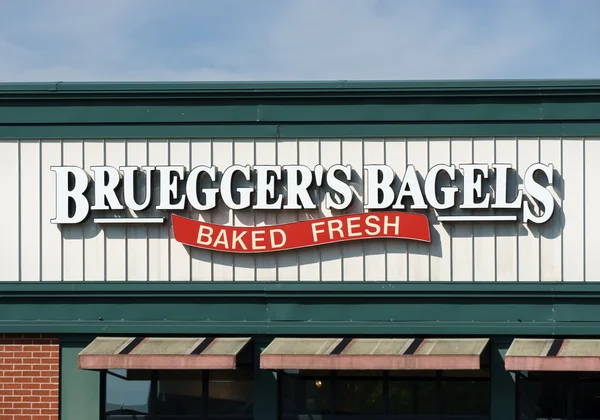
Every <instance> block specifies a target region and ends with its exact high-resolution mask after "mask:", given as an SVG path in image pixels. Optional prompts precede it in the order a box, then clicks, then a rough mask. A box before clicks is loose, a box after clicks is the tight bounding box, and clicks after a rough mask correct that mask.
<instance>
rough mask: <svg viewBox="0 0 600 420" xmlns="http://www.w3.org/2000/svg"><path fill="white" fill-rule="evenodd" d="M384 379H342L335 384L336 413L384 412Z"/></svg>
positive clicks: (338, 379)
mask: <svg viewBox="0 0 600 420" xmlns="http://www.w3.org/2000/svg"><path fill="white" fill-rule="evenodd" d="M383 404H384V402H383V381H382V380H370V379H363V378H361V379H341V378H337V380H336V384H335V413H336V417H337V416H338V415H342V416H343V415H354V414H383V413H384V405H383Z"/></svg>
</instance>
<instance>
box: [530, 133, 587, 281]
mask: <svg viewBox="0 0 600 420" xmlns="http://www.w3.org/2000/svg"><path fill="white" fill-rule="evenodd" d="M560 145H561V139H560V138H546V139H542V140H541V145H540V148H541V156H540V161H541V163H544V164H546V165H547V164H550V163H551V164H553V165H554V186H553V187H549V188H550V191H552V195H553V196H554V201H555V203H554V213H553V214H552V218H551V219H550V220H548V221H547V222H546V223H545V224H544V225H542V226H540V233H541V241H542V243H541V254H540V266H541V280H542V281H561V280H562V240H561V236H560V235H561V233H562V223H563V220H562V217H561V216H562V214H561V213H562V210H561V205H562V191H563V190H564V188H563V185H562V180H561V174H562V167H561V161H562V159H561V148H560ZM587 196H588V197H590V195H589V194H587Z"/></svg>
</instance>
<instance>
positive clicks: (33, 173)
mask: <svg viewBox="0 0 600 420" xmlns="http://www.w3.org/2000/svg"><path fill="white" fill-rule="evenodd" d="M19 175H20V179H21V182H20V186H21V221H20V227H21V241H20V247H21V251H20V252H21V261H27V264H22V265H21V280H24V281H39V280H40V279H41V275H40V248H41V247H40V245H41V242H40V231H41V230H40V225H41V219H40V216H41V215H40V199H41V196H40V187H41V185H40V142H39V141H38V140H29V141H26V142H21V165H20V174H19Z"/></svg>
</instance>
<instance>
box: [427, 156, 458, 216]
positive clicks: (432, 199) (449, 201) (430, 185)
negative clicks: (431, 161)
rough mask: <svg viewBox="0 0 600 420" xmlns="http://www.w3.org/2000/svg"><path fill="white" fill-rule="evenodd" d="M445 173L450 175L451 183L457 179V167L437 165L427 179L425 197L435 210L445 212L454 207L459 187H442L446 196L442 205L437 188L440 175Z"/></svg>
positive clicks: (430, 171)
mask: <svg viewBox="0 0 600 420" xmlns="http://www.w3.org/2000/svg"><path fill="white" fill-rule="evenodd" d="M441 171H444V172H446V173H447V174H448V176H449V177H450V180H451V181H454V179H455V177H456V167H455V166H454V165H451V166H448V165H435V166H434V167H433V168H431V169H430V170H429V173H428V174H427V178H425V196H426V197H427V201H428V202H429V204H431V206H432V207H433V208H434V209H438V210H443V209H449V208H450V207H453V206H454V196H455V194H456V192H457V191H458V187H442V188H440V190H441V191H442V194H443V195H444V203H443V204H442V203H440V202H439V201H438V199H437V194H436V190H435V186H436V184H437V176H438V174H439V173H440V172H441Z"/></svg>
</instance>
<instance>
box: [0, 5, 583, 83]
mask: <svg viewBox="0 0 600 420" xmlns="http://www.w3.org/2000/svg"><path fill="white" fill-rule="evenodd" d="M567 3H568V2H567ZM210 4H211V3H209V2H207V1H204V2H202V1H199V0H198V1H197V2H190V3H188V2H183V1H180V2H165V1H155V0H146V1H143V0H103V1H101V2H100V1H80V0H63V1H60V2H59V1H53V2H34V1H23V2H13V1H12V0H4V2H3V1H2V0H0V10H4V13H3V14H2V15H3V17H0V57H2V59H1V60H0V81H57V80H63V81H82V80H93V81H107V80H165V81H168V80H291V79H292V80H303V79H312V80H314V79H456V78H513V77H527V75H528V74H527V68H528V67H532V68H534V69H536V71H538V72H539V74H538V77H546V76H547V75H552V74H553V73H552V72H550V71H548V72H547V74H542V73H543V72H544V71H545V70H544V68H543V67H540V66H539V63H536V62H531V60H530V57H532V55H535V53H536V51H539V50H540V48H542V47H544V46H546V45H548V44H552V43H553V42H555V41H554V39H553V38H552V36H553V34H554V36H556V34H557V32H556V31H554V32H552V31H551V28H552V22H550V21H547V20H545V19H544V17H543V16H542V15H541V14H540V13H539V5H540V3H534V2H523V1H510V2H503V3H501V4H500V3H497V4H496V5H495V6H494V7H493V8H492V7H488V8H487V9H486V7H487V6H482V4H484V3H481V2H480V3H470V4H471V5H479V7H476V6H473V7H471V8H466V7H462V8H458V6H457V5H460V4H461V3H459V2H448V1H444V0H419V1H400V0H396V1H388V2H386V1H381V0H286V1H284V2H276V3H273V6H276V7H273V8H272V9H270V10H271V13H270V15H269V16H265V17H264V19H261V20H257V18H256V16H255V15H252V14H251V13H250V11H251V9H249V8H252V7H253V5H254V4H255V3H254V2H250V1H248V2H246V1H241V0H240V1H238V2H229V3H228V4H229V5H234V6H235V5H238V7H236V8H235V9H232V10H229V11H227V13H225V14H222V17H221V20H220V21H213V20H214V17H213V15H211V14H210V13H208V12H207V13H205V12H204V11H205V10H207V7H208V5H210ZM212 4H213V5H214V4H215V3H212ZM222 4H223V3H222ZM536 4H537V7H538V9H536V8H535V6H534V5H536ZM34 5H35V7H33V6H34ZM487 5H488V6H489V3H487ZM26 6H29V10H27V9H26ZM263 6H264V2H263ZM257 14H258V15H260V13H257ZM217 15H218V14H217ZM224 16H227V19H225V17H224ZM573 24H576V22H574V23H573ZM184 28H185V29H186V39H185V43H183V42H182V39H180V37H177V35H178V31H182V30H183V29H184ZM206 28H210V29H211V30H208V31H203V30H202V29H206ZM214 28H217V29H218V28H221V29H222V30H216V29H215V30H213V29H214ZM196 29H197V30H196ZM195 30H196V31H195ZM211 31H212V32H211ZM157 33H158V34H162V36H163V37H164V38H163V39H162V40H161V37H160V36H157ZM224 34H226V36H225V35H224ZM157 40H161V42H157ZM590 48H593V46H590ZM544 57H545V58H546V59H547V60H548V61H549V62H552V60H554V58H552V56H551V55H546V56H544ZM528 60H529V61H528ZM548 68H550V67H548ZM520 74H521V76H519V75H520ZM523 75H524V76H523Z"/></svg>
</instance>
